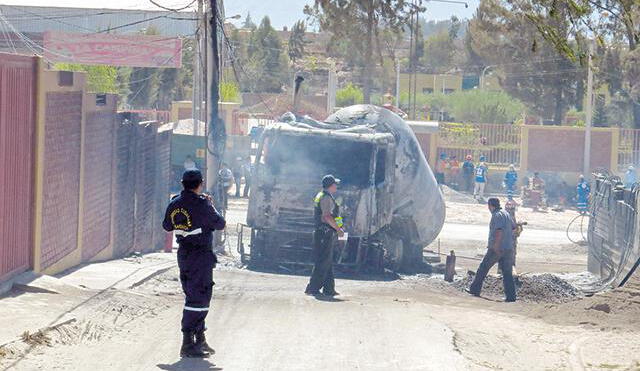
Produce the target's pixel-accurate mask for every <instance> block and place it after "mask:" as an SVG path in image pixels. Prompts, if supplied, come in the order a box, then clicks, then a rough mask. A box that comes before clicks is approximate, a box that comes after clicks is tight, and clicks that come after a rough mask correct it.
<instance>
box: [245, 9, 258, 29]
mask: <svg viewBox="0 0 640 371" xmlns="http://www.w3.org/2000/svg"><path fill="white" fill-rule="evenodd" d="M242 28H247V29H254V28H256V24H255V23H253V19H251V13H250V12H247V17H246V18H245V19H244V22H242Z"/></svg>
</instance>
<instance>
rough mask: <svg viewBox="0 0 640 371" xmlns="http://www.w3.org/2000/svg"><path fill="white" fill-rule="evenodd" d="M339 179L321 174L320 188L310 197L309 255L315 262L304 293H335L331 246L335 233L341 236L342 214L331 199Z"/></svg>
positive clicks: (329, 294)
mask: <svg viewBox="0 0 640 371" xmlns="http://www.w3.org/2000/svg"><path fill="white" fill-rule="evenodd" d="M339 183H340V179H336V178H335V177H334V176H333V175H325V176H324V177H323V178H322V191H320V192H318V194H317V195H316V197H315V198H314V200H313V201H314V203H315V209H314V219H315V223H316V229H315V231H314V232H313V257H314V260H315V265H314V267H313V272H312V273H311V279H310V280H309V284H308V285H307V289H306V290H305V294H307V295H320V289H321V288H322V294H323V295H326V296H336V295H338V293H337V292H336V290H335V280H334V278H333V249H334V246H335V244H336V242H337V236H340V237H342V236H343V235H344V230H343V229H342V226H343V223H342V217H340V207H339V206H338V204H337V203H336V200H335V199H334V198H333V195H334V194H335V193H336V191H337V190H338V184H339Z"/></svg>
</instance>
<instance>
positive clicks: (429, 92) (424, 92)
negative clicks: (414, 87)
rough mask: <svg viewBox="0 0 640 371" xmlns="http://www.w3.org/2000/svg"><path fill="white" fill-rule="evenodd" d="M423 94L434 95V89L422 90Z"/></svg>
mask: <svg viewBox="0 0 640 371" xmlns="http://www.w3.org/2000/svg"><path fill="white" fill-rule="evenodd" d="M422 94H433V89H432V88H422Z"/></svg>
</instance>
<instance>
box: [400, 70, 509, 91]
mask: <svg viewBox="0 0 640 371" xmlns="http://www.w3.org/2000/svg"><path fill="white" fill-rule="evenodd" d="M410 76H411V75H410V74H408V73H401V74H400V92H401V93H406V92H409V78H410ZM479 80H480V78H479V77H478V76H477V75H470V76H464V75H462V74H426V73H419V74H417V76H416V84H417V86H416V92H417V93H418V94H432V93H434V92H435V93H444V94H451V93H454V92H457V91H461V90H470V89H474V88H478V86H479V84H480V81H479ZM484 89H485V90H489V91H501V90H502V89H501V88H500V84H499V82H498V79H497V78H496V77H495V76H491V75H487V76H485V77H484Z"/></svg>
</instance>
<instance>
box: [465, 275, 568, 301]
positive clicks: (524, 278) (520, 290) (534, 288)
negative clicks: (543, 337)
mask: <svg viewBox="0 0 640 371" xmlns="http://www.w3.org/2000/svg"><path fill="white" fill-rule="evenodd" d="M473 277H474V274H472V273H471V272H470V273H469V274H468V275H467V276H466V277H465V278H463V279H461V280H458V281H456V282H454V284H453V285H454V286H455V287H456V288H457V289H459V290H465V289H466V288H468V287H469V286H470V285H471V282H472V281H473ZM516 292H517V296H518V300H519V301H526V302H535V303H564V302H568V301H571V300H574V299H575V298H577V297H578V296H580V291H579V290H578V289H576V288H575V287H574V286H572V285H571V284H570V283H568V282H567V281H565V280H563V279H562V278H560V277H558V276H556V275H554V274H550V273H543V274H527V275H521V276H519V277H517V278H516ZM482 296H486V297H491V298H498V299H500V298H504V290H503V285H502V277H498V276H491V275H490V276H487V278H486V279H485V280H484V284H483V286H482Z"/></svg>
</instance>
